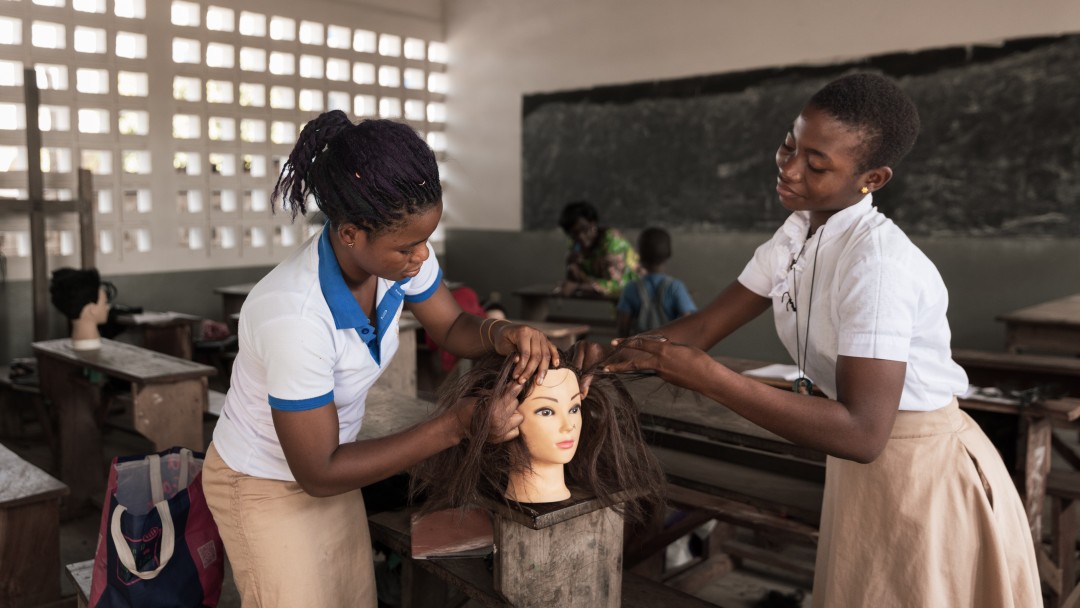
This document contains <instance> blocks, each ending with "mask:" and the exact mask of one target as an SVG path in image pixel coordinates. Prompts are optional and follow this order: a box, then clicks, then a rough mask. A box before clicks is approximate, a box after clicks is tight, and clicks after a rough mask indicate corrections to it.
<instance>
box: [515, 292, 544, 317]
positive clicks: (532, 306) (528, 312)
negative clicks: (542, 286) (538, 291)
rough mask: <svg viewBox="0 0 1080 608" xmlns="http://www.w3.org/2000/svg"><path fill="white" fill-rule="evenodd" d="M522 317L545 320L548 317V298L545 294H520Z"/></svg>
mask: <svg viewBox="0 0 1080 608" xmlns="http://www.w3.org/2000/svg"><path fill="white" fill-rule="evenodd" d="M520 297H521V319H522V320H523V321H543V320H545V319H547V318H548V299H547V297H544V296H539V297H537V296H520Z"/></svg>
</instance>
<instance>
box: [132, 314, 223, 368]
mask: <svg viewBox="0 0 1080 608" xmlns="http://www.w3.org/2000/svg"><path fill="white" fill-rule="evenodd" d="M116 322H117V323H119V324H120V325H125V326H128V327H133V328H135V329H136V330H138V332H139V333H141V334H142V346H143V348H148V349H150V350H152V351H156V352H159V353H164V354H166V355H171V356H173V357H179V358H181V359H188V360H190V359H191V357H192V355H193V353H194V343H195V339H194V335H195V333H196V332H197V331H198V329H197V328H198V325H199V324H200V323H201V322H202V317H196V316H194V315H187V314H183V313H179V312H168V313H158V312H151V313H140V314H135V315H121V316H119V317H117V318H116Z"/></svg>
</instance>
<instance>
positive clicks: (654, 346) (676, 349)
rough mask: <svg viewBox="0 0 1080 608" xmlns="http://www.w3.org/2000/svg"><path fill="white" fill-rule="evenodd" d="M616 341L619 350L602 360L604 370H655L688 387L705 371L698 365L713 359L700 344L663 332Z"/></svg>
mask: <svg viewBox="0 0 1080 608" xmlns="http://www.w3.org/2000/svg"><path fill="white" fill-rule="evenodd" d="M614 343H615V344H616V349H615V351H614V352H613V353H612V354H611V357H609V359H608V360H607V361H605V362H604V363H603V364H602V365H603V370H604V371H606V372H613V373H620V372H641V371H655V372H656V374H657V375H658V376H660V377H661V378H662V379H664V380H665V381H667V382H670V383H672V384H677V385H679V386H683V387H686V388H690V387H689V386H687V383H688V382H690V381H691V380H692V379H693V378H694V377H695V376H696V375H698V374H700V373H701V372H703V371H704V370H703V369H702V370H697V367H698V365H699V364H700V363H701V362H702V360H703V359H709V355H708V354H707V353H705V351H703V350H701V349H700V348H695V347H693V346H687V345H685V344H679V343H676V342H672V341H671V340H668V339H667V337H665V336H663V335H661V334H639V335H637V336H631V337H629V338H623V339H621V340H615V341H614Z"/></svg>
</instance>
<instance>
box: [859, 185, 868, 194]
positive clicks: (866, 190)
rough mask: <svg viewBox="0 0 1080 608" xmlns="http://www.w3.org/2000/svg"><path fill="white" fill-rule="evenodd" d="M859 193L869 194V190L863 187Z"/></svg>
mask: <svg viewBox="0 0 1080 608" xmlns="http://www.w3.org/2000/svg"><path fill="white" fill-rule="evenodd" d="M859 192H862V193H863V194H866V193H868V192H870V189H869V188H867V187H866V186H863V187H862V190H859Z"/></svg>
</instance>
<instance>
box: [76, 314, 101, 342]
mask: <svg viewBox="0 0 1080 608" xmlns="http://www.w3.org/2000/svg"><path fill="white" fill-rule="evenodd" d="M86 316H87V315H83V317H86ZM83 317H79V318H78V319H74V320H72V321H71V344H72V347H73V348H74V349H75V350H92V349H95V348H101V334H100V333H99V332H98V326H97V323H96V322H95V320H94V319H93V318H83Z"/></svg>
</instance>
